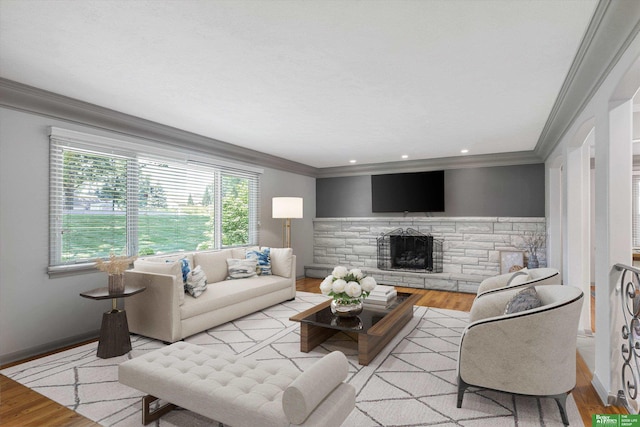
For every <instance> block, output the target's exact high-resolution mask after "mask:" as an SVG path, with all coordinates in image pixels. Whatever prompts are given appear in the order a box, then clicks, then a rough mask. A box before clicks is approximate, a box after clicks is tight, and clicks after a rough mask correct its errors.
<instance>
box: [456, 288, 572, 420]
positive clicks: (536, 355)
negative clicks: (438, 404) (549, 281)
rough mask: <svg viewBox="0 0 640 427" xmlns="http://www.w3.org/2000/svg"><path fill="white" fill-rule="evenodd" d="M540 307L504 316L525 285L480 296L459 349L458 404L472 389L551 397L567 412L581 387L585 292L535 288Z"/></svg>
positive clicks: (564, 418) (459, 404)
mask: <svg viewBox="0 0 640 427" xmlns="http://www.w3.org/2000/svg"><path fill="white" fill-rule="evenodd" d="M535 290H536V293H537V298H538V299H539V303H540V304H541V305H540V306H539V307H537V308H532V309H525V310H524V311H519V312H515V313H512V314H504V313H505V309H506V307H507V304H510V305H511V306H512V307H513V305H514V301H516V300H514V299H513V297H514V296H515V295H516V294H518V293H519V292H520V291H522V289H520V288H518V289H505V290H502V291H499V292H490V293H485V294H483V295H480V296H478V297H477V298H476V300H475V301H474V303H473V306H472V308H471V313H470V323H469V325H468V326H467V327H466V328H465V329H464V331H463V332H462V337H461V339H460V349H459V353H458V408H460V407H462V399H463V397H464V392H465V390H466V389H467V388H468V387H480V388H485V389H492V390H498V391H502V392H507V393H514V394H522V395H530V396H538V397H550V398H552V399H555V401H556V403H557V404H558V408H559V409H560V414H561V416H562V421H563V422H564V424H565V425H568V424H569V421H568V418H567V415H566V406H565V405H566V399H567V395H568V394H569V393H570V392H571V390H573V388H574V387H575V385H576V340H577V333H578V321H579V318H580V311H581V308H582V303H583V299H584V298H583V293H582V291H581V290H580V289H578V288H576V287H573V286H562V285H547V286H537V287H535Z"/></svg>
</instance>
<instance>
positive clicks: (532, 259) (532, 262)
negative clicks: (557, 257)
mask: <svg viewBox="0 0 640 427" xmlns="http://www.w3.org/2000/svg"><path fill="white" fill-rule="evenodd" d="M538 265H540V264H539V263H538V256H537V255H534V254H531V256H529V259H528V260H527V268H538Z"/></svg>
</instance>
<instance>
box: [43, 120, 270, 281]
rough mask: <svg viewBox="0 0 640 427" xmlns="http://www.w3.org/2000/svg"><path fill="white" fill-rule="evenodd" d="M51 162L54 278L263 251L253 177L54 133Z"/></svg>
mask: <svg viewBox="0 0 640 427" xmlns="http://www.w3.org/2000/svg"><path fill="white" fill-rule="evenodd" d="M83 139H84V140H83ZM200 157H201V156H200ZM50 162H51V165H50V166H51V167H50V171H51V172H50V174H51V180H50V182H51V188H50V262H49V264H50V270H55V268H56V267H59V266H68V265H73V264H78V263H88V262H91V261H93V260H94V259H96V258H103V257H107V256H109V254H110V253H115V254H117V255H124V254H126V255H150V254H159V253H175V252H181V251H193V250H198V249H213V248H221V247H224V246H240V245H254V244H258V240H259V236H258V218H259V214H260V211H259V200H260V185H259V182H260V180H259V172H257V171H256V170H254V169H249V168H247V170H245V169H243V168H242V167H235V166H230V165H229V164H228V163H220V162H217V163H218V164H215V163H213V162H215V159H211V163H207V162H206V159H205V161H204V162H203V161H202V160H200V161H198V162H197V163H196V162H190V161H189V160H188V156H185V155H184V153H182V152H176V153H175V155H172V153H170V152H167V151H166V150H163V151H159V150H154V149H153V147H145V146H144V145H141V144H128V143H125V142H121V141H115V140H111V139H107V138H101V137H93V136H92V135H83V134H79V133H75V132H68V131H64V130H57V129H55V128H54V129H52V132H51V156H50Z"/></svg>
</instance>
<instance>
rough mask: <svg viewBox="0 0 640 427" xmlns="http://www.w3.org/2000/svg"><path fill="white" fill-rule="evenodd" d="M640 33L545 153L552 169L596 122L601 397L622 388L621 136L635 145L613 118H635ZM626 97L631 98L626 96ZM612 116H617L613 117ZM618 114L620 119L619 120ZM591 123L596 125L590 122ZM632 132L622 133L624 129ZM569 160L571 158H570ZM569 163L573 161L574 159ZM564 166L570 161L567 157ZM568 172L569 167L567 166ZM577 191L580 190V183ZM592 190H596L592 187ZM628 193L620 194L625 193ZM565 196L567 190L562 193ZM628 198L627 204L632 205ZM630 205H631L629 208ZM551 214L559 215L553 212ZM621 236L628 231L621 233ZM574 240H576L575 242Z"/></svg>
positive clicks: (627, 254) (626, 213)
mask: <svg viewBox="0 0 640 427" xmlns="http://www.w3.org/2000/svg"><path fill="white" fill-rule="evenodd" d="M639 58H640V36H636V38H635V39H634V40H633V41H632V42H631V44H630V45H629V47H628V48H627V50H626V51H625V53H624V54H623V55H622V56H621V57H620V58H619V60H618V62H617V63H616V65H615V67H613V68H612V70H611V71H610V73H609V75H608V76H607V78H606V79H605V80H604V81H603V82H602V84H601V85H600V87H599V88H598V90H597V91H596V92H595V93H594V95H593V97H592V98H591V100H590V101H589V102H588V104H587V105H586V106H585V108H584V109H582V111H580V113H579V115H578V116H577V117H576V119H575V120H574V121H573V123H572V125H571V126H570V127H569V128H568V129H567V130H566V131H565V132H564V134H563V137H562V139H561V140H560V143H559V144H558V145H557V146H556V147H555V148H554V150H553V151H552V153H551V154H550V155H549V156H548V157H547V159H546V167H547V169H548V170H551V169H552V168H554V167H555V168H557V167H558V164H557V162H558V159H564V155H565V153H566V150H567V149H568V148H569V147H571V146H575V143H576V141H579V142H581V141H582V140H583V139H584V138H582V139H580V138H579V135H580V132H581V130H582V128H583V127H584V126H585V125H586V124H590V123H595V131H596V133H595V159H596V160H595V162H596V169H595V174H594V176H595V180H594V181H595V208H594V210H593V213H594V217H595V218H594V220H595V236H594V237H595V239H594V240H595V253H596V255H595V285H596V315H595V317H596V340H595V342H596V349H595V351H596V355H595V359H596V360H595V362H596V363H595V365H596V368H595V372H594V377H593V385H594V387H595V388H596V391H597V392H598V394H599V396H600V398H601V399H602V400H603V401H604V402H607V400H608V399H609V398H614V397H615V395H616V393H617V391H618V389H619V388H620V384H619V382H620V369H619V364H620V357H621V356H620V354H619V351H618V350H615V351H614V350H612V349H619V348H620V345H619V343H618V342H616V340H617V339H618V337H617V334H619V331H620V328H619V322H618V320H617V318H618V317H619V304H620V303H619V301H618V299H619V295H617V294H616V292H615V282H613V281H612V279H613V277H614V274H613V270H614V269H613V265H614V264H615V263H623V264H626V265H630V263H631V245H630V242H628V236H630V234H631V221H630V216H631V210H630V198H631V192H630V191H628V192H627V190H626V189H627V188H629V189H630V185H631V180H630V174H631V150H630V149H629V150H628V152H627V153H626V154H625V150H624V149H623V148H622V147H621V145H622V144H620V140H621V139H625V138H626V139H627V140H628V141H627V142H628V145H629V148H630V140H631V129H630V126H628V125H623V126H622V127H623V128H625V129H621V130H619V131H617V130H616V128H617V127H618V126H616V124H615V123H614V124H613V125H612V124H611V123H612V122H616V121H617V122H621V121H624V120H620V118H622V119H625V114H627V113H628V114H627V115H628V117H626V119H625V120H626V122H628V123H627V124H630V122H631V106H630V102H629V99H630V97H632V96H633V91H634V90H637V88H638V83H637V82H638V81H639V80H640V79H639V78H638V77H639V76H640V59H639ZM625 100H626V101H625ZM619 108H624V109H625V111H626V113H625V111H622V112H621V113H616V114H615V117H614V116H613V115H612V114H611V112H612V111H615V110H616V109H619ZM612 117H613V119H612ZM616 119H617V120H616ZM590 126H591V125H590ZM625 132H627V135H626V136H625V135H621V136H620V135H617V133H623V134H624V133H625ZM565 161H566V159H565ZM569 166H570V165H569ZM563 167H565V168H566V167H567V164H566V163H564V165H563ZM563 173H564V171H563ZM546 185H547V205H549V203H550V202H551V200H550V197H551V196H550V195H553V194H554V189H551V188H549V185H557V183H553V182H551V180H549V179H548V180H547V183H546ZM567 191H568V192H572V191H576V189H575V188H571V187H569V188H567ZM577 191H581V189H578V190H577ZM587 191H589V192H590V191H591V190H590V189H587ZM621 192H623V193H624V194H623V195H621V194H620V193H621ZM563 197H565V195H563ZM627 202H628V205H627ZM627 206H628V208H627ZM550 220H552V221H555V219H553V218H551V219H550ZM589 228H590V227H585V229H584V232H585V233H590V230H589ZM619 236H625V237H623V238H620V237H619ZM549 239H550V240H551V242H550V244H551V245H554V244H555V243H557V241H558V240H559V239H562V236H561V235H558V234H557V233H554V234H553V235H550V236H549ZM574 243H575V242H572V241H568V242H567V245H563V257H566V256H567V254H568V253H570V252H571V251H573V250H576V248H575V247H572V245H573V244H574ZM574 246H575V245H574ZM564 279H565V280H564V282H565V284H569V285H574V286H580V285H581V284H580V283H574V282H572V280H571V278H564Z"/></svg>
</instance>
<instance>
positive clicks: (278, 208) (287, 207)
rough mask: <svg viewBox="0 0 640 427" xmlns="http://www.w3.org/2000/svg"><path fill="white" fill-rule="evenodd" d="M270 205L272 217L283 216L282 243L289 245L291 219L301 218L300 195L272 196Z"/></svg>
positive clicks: (285, 245) (287, 246)
mask: <svg viewBox="0 0 640 427" xmlns="http://www.w3.org/2000/svg"><path fill="white" fill-rule="evenodd" d="M272 201H273V204H272V206H271V216H272V217H273V218H284V222H283V225H282V227H283V228H282V245H283V246H284V247H285V248H290V247H291V219H292V218H302V197H274V198H273V200H272Z"/></svg>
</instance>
